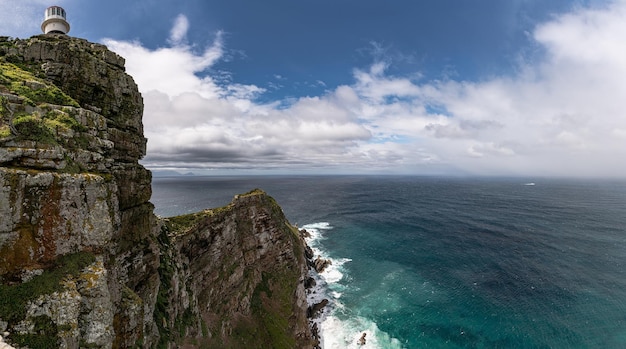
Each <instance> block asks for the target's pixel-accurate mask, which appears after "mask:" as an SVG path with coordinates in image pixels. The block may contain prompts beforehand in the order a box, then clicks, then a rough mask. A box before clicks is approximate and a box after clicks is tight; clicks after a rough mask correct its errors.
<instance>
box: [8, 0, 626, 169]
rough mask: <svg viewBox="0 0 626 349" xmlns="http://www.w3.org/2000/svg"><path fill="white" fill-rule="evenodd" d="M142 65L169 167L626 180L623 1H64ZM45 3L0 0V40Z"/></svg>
mask: <svg viewBox="0 0 626 349" xmlns="http://www.w3.org/2000/svg"><path fill="white" fill-rule="evenodd" d="M55 4H58V5H61V6H63V7H64V8H65V9H66V11H67V13H68V20H69V21H70V23H71V25H72V29H71V32H70V35H72V36H77V37H82V38H85V39H87V40H90V41H93V42H101V43H104V44H106V45H107V46H109V48H111V49H112V50H114V51H115V52H117V53H118V54H120V55H122V56H124V57H125V58H126V60H127V64H126V66H127V71H128V72H129V73H130V74H131V75H132V76H133V77H134V78H135V80H136V81H137V83H138V85H139V88H140V90H141V92H142V94H143V95H144V102H145V105H146V111H145V114H144V126H145V132H146V136H147V137H148V139H149V141H148V154H147V156H146V158H145V159H144V160H143V163H144V164H145V165H146V166H148V167H150V168H152V169H161V168H162V169H170V168H175V169H182V170H184V171H186V170H191V171H193V172H198V173H220V174H224V173H234V172H237V173H240V172H243V173H294V172H295V173H403V174H470V175H520V176H611V177H615V176H617V177H623V176H624V175H625V174H626V165H624V163H626V162H624V161H621V159H623V158H624V155H626V154H625V153H626V113H625V112H624V111H623V110H624V108H623V106H624V102H622V99H624V97H623V96H626V79H623V76H626V75H625V73H626V47H625V46H626V42H625V41H624V40H623V33H624V32H626V24H625V23H626V2H625V1H623V0H615V1H609V0H595V1H593V0H589V1H564V0H555V1H539V0H511V1H501V0H484V1H464V0H436V1H435V0H431V1H409V0H406V1H404V0H396V1H386V2H383V1H374V0H358V1H357V0H339V1H337V0H334V1H326V0H319V1H300V0H299V1H293V0H289V1H288V0H280V1H269V2H261V1H253V0H231V1H206V0H187V1H178V0H177V1H173V0H172V1H170V0H165V1H163V0H160V1H156V0H144V1H124V2H122V1H117V0H112V1H108V2H107V3H106V5H103V4H102V3H92V2H87V1H79V0H59V1H57V2H56V3H55ZM49 5H51V3H48V2H47V1H40V0H22V1H15V0H11V1H9V0H0V35H7V36H12V37H20V38H25V37H29V36H30V35H33V34H37V33H38V32H39V24H40V22H41V17H42V15H43V11H44V9H45V8H46V7H47V6H49Z"/></svg>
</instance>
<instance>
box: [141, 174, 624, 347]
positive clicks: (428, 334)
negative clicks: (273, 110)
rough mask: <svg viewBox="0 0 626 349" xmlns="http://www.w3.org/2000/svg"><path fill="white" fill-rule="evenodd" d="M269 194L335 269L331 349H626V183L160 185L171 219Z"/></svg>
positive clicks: (158, 201) (180, 181)
mask: <svg viewBox="0 0 626 349" xmlns="http://www.w3.org/2000/svg"><path fill="white" fill-rule="evenodd" d="M257 187H258V188H262V189H264V190H265V191H266V192H267V193H269V194H270V195H272V196H273V197H274V198H275V199H276V200H277V201H278V202H279V204H280V205H281V206H282V207H283V210H284V212H285V214H286V215H287V217H288V218H289V220H290V221H291V223H292V224H297V225H298V226H299V227H304V228H306V229H308V230H309V231H311V232H312V233H313V235H312V237H311V238H310V239H309V244H310V245H311V246H312V247H313V248H314V250H315V252H316V254H319V255H322V256H323V257H325V258H330V259H331V260H332V261H333V265H332V267H331V268H330V269H328V270H327V271H325V272H324V273H323V274H322V275H321V276H320V282H319V284H320V285H321V286H322V287H321V288H320V289H318V290H316V294H314V295H312V296H315V297H327V298H329V299H331V300H332V305H331V306H329V307H328V308H327V309H326V313H325V314H324V316H323V317H322V318H321V319H320V320H319V321H320V327H321V329H322V336H323V345H324V348H325V349H330V348H342V349H343V348H357V347H358V346H357V344H356V341H357V339H358V338H359V337H360V335H361V333H367V337H366V338H367V344H366V345H365V346H364V347H360V348H626V181H611V180H573V179H538V178H535V179H502V178H469V179H468V178H430V177H367V176H338V177H316V176H301V177H171V178H155V179H154V181H153V191H154V193H153V198H152V202H153V203H154V204H155V206H156V212H157V214H159V215H162V216H173V215H178V214H183V213H191V212H195V211H199V210H202V209H205V208H210V207H217V206H222V205H225V204H227V203H228V202H230V200H231V199H232V197H233V196H234V195H235V194H239V193H244V192H247V191H249V190H251V189H253V188H257Z"/></svg>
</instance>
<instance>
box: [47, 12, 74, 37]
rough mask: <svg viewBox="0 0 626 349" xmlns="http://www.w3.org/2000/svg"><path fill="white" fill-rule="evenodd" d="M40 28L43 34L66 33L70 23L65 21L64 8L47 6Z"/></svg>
mask: <svg viewBox="0 0 626 349" xmlns="http://www.w3.org/2000/svg"><path fill="white" fill-rule="evenodd" d="M41 30H42V31H43V33H44V34H48V33H52V34H67V33H68V32H69V31H70V24H69V23H68V22H67V17H66V15H65V10H64V9H63V8H62V7H60V6H50V7H48V8H47V9H46V13H45V18H44V20H43V22H42V23H41Z"/></svg>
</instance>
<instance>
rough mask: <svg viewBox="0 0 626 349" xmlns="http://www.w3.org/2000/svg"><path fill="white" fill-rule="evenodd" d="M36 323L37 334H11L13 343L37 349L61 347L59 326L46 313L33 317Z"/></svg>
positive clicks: (35, 330)
mask: <svg viewBox="0 0 626 349" xmlns="http://www.w3.org/2000/svg"><path fill="white" fill-rule="evenodd" d="M33 322H34V325H35V328H34V332H35V334H31V333H28V334H18V333H15V334H13V335H11V341H12V342H13V343H12V344H13V345H16V346H19V347H29V348H37V349H40V348H41V349H56V348H59V338H57V334H58V333H59V328H58V327H57V325H56V324H55V323H54V322H53V321H52V319H50V317H48V316H46V315H40V316H37V317H35V318H33Z"/></svg>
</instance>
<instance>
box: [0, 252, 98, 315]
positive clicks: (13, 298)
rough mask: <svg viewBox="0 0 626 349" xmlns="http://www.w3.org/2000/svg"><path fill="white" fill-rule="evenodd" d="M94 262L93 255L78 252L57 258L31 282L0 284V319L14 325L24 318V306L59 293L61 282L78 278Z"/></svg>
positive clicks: (61, 287) (61, 286)
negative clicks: (48, 295)
mask: <svg viewBox="0 0 626 349" xmlns="http://www.w3.org/2000/svg"><path fill="white" fill-rule="evenodd" d="M94 261H95V257H94V256H93V254H91V253H88V252H78V253H74V254H69V255H65V256H62V257H59V258H58V259H57V260H56V261H55V264H54V265H53V266H52V267H51V268H49V269H47V270H45V271H44V272H43V274H41V275H38V276H35V277H33V278H32V279H31V280H29V281H27V282H24V283H20V284H15V285H10V284H9V285H7V284H0V318H2V319H3V320H4V321H7V322H8V323H9V325H12V324H15V323H17V322H19V321H21V320H23V319H24V317H25V316H26V305H27V303H28V302H29V301H33V300H35V299H37V297H39V296H41V295H44V294H51V293H54V292H59V291H61V290H62V289H63V285H62V284H61V281H62V280H63V279H64V278H66V277H67V276H68V275H71V276H74V277H76V276H78V275H79V274H80V272H81V270H82V269H84V268H85V267H86V266H88V265H89V264H91V263H93V262H94Z"/></svg>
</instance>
